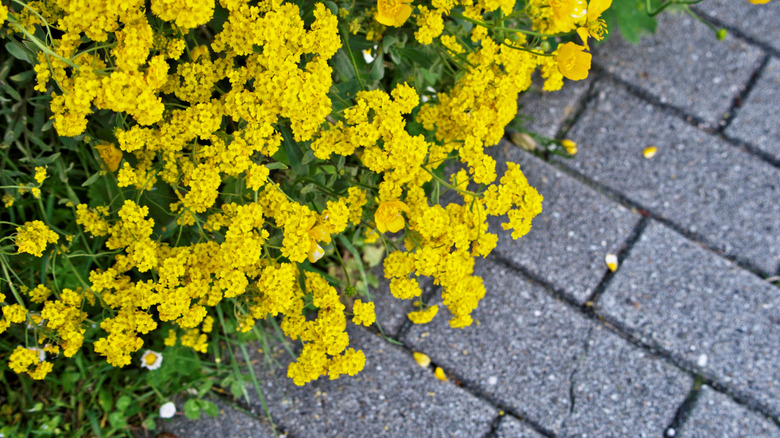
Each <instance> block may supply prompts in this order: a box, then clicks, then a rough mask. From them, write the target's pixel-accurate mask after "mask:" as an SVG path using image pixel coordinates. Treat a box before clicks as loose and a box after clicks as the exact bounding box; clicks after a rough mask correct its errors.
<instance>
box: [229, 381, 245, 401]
mask: <svg viewBox="0 0 780 438" xmlns="http://www.w3.org/2000/svg"><path fill="white" fill-rule="evenodd" d="M230 393H231V394H233V397H235V398H241V395H242V394H243V393H244V384H243V383H241V382H239V381H238V380H233V383H231V384H230Z"/></svg>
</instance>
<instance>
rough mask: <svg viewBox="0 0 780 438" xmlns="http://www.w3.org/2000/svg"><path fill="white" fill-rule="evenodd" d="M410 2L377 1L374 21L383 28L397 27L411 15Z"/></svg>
mask: <svg viewBox="0 0 780 438" xmlns="http://www.w3.org/2000/svg"><path fill="white" fill-rule="evenodd" d="M411 2H412V0H379V1H377V4H376V8H377V11H376V15H374V18H375V19H376V21H378V22H380V23H382V24H384V25H385V26H394V27H399V26H401V25H402V24H404V22H406V20H407V19H409V16H410V15H412V7H411V6H409V3H411Z"/></svg>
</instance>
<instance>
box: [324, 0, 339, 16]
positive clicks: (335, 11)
mask: <svg viewBox="0 0 780 438" xmlns="http://www.w3.org/2000/svg"><path fill="white" fill-rule="evenodd" d="M322 3H324V4H325V6H327V7H328V9H330V12H332V13H333V15H338V13H339V7H338V6H336V3H333V2H332V1H330V0H325V1H324V2H322Z"/></svg>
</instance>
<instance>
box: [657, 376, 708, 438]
mask: <svg viewBox="0 0 780 438" xmlns="http://www.w3.org/2000/svg"><path fill="white" fill-rule="evenodd" d="M704 382H705V379H704V378H703V377H702V376H699V375H696V376H694V379H693V383H691V389H690V391H688V395H687V396H685V400H683V401H682V403H680V406H678V407H677V410H676V411H675V413H674V417H673V418H672V421H670V422H669V425H668V426H666V428H665V429H664V437H667V438H671V437H673V436H675V435H676V432H677V431H678V430H680V428H681V427H682V426H683V425H684V424H685V422H686V421H687V420H688V417H689V416H690V413H691V411H693V408H695V407H696V403H697V402H698V400H699V395H700V394H701V387H702V385H703V384H704Z"/></svg>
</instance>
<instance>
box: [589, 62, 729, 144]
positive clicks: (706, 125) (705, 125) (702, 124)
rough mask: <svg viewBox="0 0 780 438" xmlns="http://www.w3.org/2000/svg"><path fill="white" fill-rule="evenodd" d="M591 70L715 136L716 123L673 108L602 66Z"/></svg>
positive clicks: (596, 66) (664, 111)
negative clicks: (601, 73)
mask: <svg viewBox="0 0 780 438" xmlns="http://www.w3.org/2000/svg"><path fill="white" fill-rule="evenodd" d="M592 68H593V69H596V70H599V71H602V72H603V74H604V76H605V77H607V78H608V79H609V81H611V82H613V83H615V84H616V85H618V86H621V87H623V88H625V89H626V90H627V91H628V92H629V93H631V94H633V95H634V96H636V97H638V98H640V99H641V100H644V101H645V102H647V103H649V104H651V105H653V106H654V107H656V108H658V109H660V110H661V112H662V113H666V114H669V115H671V116H674V117H677V118H678V119H680V120H682V121H684V122H685V123H687V124H689V125H691V126H693V127H694V128H696V129H699V130H701V131H704V132H706V133H708V134H716V133H717V128H718V122H715V123H711V122H708V121H706V120H703V119H701V118H700V117H697V116H695V115H693V114H689V113H687V112H686V111H685V110H684V109H682V108H679V107H677V106H674V105H672V104H670V103H666V102H662V101H661V100H660V99H659V98H658V97H656V96H653V95H652V94H650V92H648V91H645V90H643V89H641V88H640V87H639V86H637V85H635V84H633V83H631V82H629V81H627V80H625V79H622V78H620V77H619V76H617V75H616V74H614V73H610V72H609V71H608V70H607V69H606V68H605V67H604V66H602V65H599V64H595V65H594V66H593V67H592Z"/></svg>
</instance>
